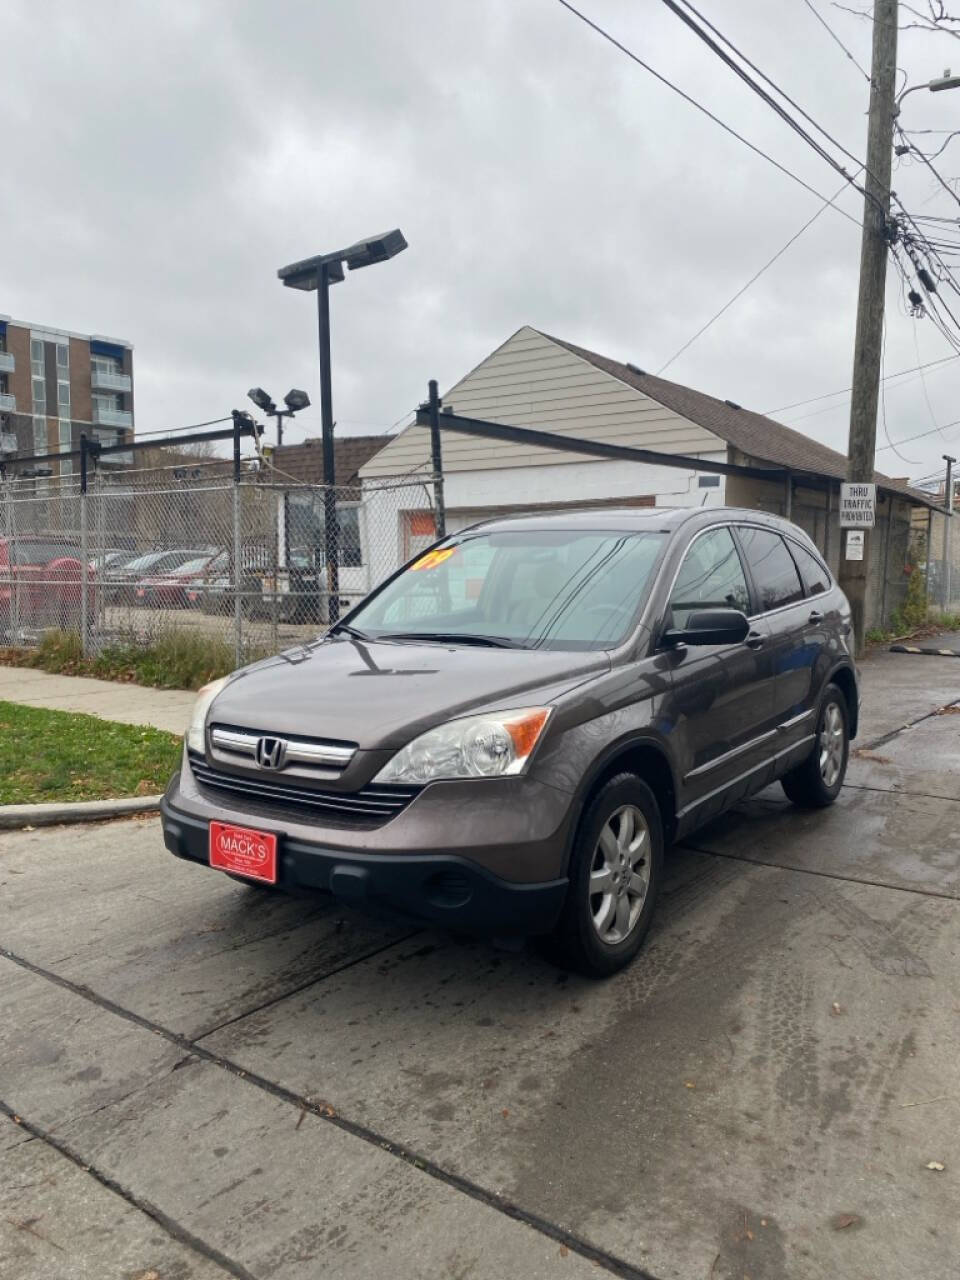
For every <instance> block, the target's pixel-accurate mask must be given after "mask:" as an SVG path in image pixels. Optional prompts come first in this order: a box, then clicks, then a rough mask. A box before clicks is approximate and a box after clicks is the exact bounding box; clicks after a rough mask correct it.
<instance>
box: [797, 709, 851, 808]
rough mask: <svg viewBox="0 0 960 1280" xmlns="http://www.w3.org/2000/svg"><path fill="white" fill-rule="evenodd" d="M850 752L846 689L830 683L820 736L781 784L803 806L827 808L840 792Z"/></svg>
mask: <svg viewBox="0 0 960 1280" xmlns="http://www.w3.org/2000/svg"><path fill="white" fill-rule="evenodd" d="M849 755H850V716H849V712H848V710H847V700H846V698H845V697H844V694H843V690H842V689H839V688H838V687H837V685H835V684H828V685H827V687H826V689H824V691H823V697H822V698H821V699H820V710H819V712H818V713H817V737H816V742H815V743H814V745H813V748H812V750H811V751H810V754H809V755H808V756H807V758H806V759H805V760H804V761H803V762H802V763H801V764H798V765H797V766H796V768H795V769H791V770H790V772H789V773H788V774H786V775H785V776H784V777H783V778H782V779H781V780H780V785H781V786H782V787H783V789H784V791H785V792H786V795H787V799H788V800H791V801H792V802H793V803H794V804H795V805H797V806H798V807H799V808H801V809H825V808H826V807H827V806H828V805H831V804H833V802H834V800H836V798H837V796H838V795H839V794H840V788H841V787H842V786H843V779H844V777H845V776H846V772H847V760H848V758H849Z"/></svg>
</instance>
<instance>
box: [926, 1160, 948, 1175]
mask: <svg viewBox="0 0 960 1280" xmlns="http://www.w3.org/2000/svg"><path fill="white" fill-rule="evenodd" d="M927 1168H928V1169H932V1170H933V1171H934V1173H943V1171H944V1169H945V1168H946V1165H944V1164H942V1163H941V1162H940V1161H939V1160H931V1161H930V1163H929V1164H928V1165H927Z"/></svg>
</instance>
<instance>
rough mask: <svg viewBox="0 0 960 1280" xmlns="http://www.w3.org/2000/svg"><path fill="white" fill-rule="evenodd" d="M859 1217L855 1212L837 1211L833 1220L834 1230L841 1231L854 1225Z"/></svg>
mask: <svg viewBox="0 0 960 1280" xmlns="http://www.w3.org/2000/svg"><path fill="white" fill-rule="evenodd" d="M859 1221H860V1219H859V1218H858V1217H857V1215H856V1214H855V1213H838V1214H837V1216H836V1217H835V1218H834V1220H833V1229H834V1231H843V1230H845V1228H847V1227H854V1226H856V1225H857V1223H858V1222H859Z"/></svg>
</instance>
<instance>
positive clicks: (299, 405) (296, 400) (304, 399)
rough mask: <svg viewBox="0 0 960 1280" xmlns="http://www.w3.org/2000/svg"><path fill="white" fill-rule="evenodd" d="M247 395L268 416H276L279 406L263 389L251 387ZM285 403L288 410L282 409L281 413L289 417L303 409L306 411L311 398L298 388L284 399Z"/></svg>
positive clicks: (294, 388) (292, 389)
mask: <svg viewBox="0 0 960 1280" xmlns="http://www.w3.org/2000/svg"><path fill="white" fill-rule="evenodd" d="M247 395H248V396H249V397H250V399H251V400H252V401H253V403H254V404H255V405H256V406H257V408H258V409H262V410H263V412H264V413H266V414H270V415H272V414H276V413H277V412H278V410H277V406H276V405H275V404H274V402H273V399H272V398H271V396H270V395H269V394H268V393H267V392H266V391H264V389H263V387H251V388H250V390H249V391H248V392H247ZM283 403H284V404H285V405H286V406H287V407H286V410H284V409H280V410H279V412H280V413H281V414H282V415H283V416H284V417H287V416H289V414H291V413H299V412H300V410H301V409H306V408H307V407H308V405H309V404H310V397H309V396H308V395H307V393H306V392H305V391H298V390H297V388H296V387H293V388H291V390H289V391H288V392H287V394H286V395H285V396H284V397H283Z"/></svg>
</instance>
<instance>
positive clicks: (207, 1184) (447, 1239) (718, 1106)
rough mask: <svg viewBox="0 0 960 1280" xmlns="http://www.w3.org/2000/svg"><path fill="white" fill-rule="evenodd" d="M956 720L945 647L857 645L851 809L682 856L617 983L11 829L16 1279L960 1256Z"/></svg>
mask: <svg viewBox="0 0 960 1280" xmlns="http://www.w3.org/2000/svg"><path fill="white" fill-rule="evenodd" d="M949 703H958V704H960V663H958V662H956V660H955V659H947V658H909V657H896V656H893V655H881V656H880V657H879V658H877V659H874V660H872V661H871V662H870V663H868V664H867V683H866V686H865V719H866V725H865V735H864V738H863V739H862V740H861V744H860V746H861V754H860V755H859V756H858V757H857V758H856V759H855V760H854V761H853V763H852V767H851V771H850V775H849V779H848V785H847V786H846V787H845V788H844V791H843V793H842V796H841V799H840V801H839V802H838V804H837V805H836V806H835V807H834V808H833V809H832V810H830V811H828V812H821V813H816V814H810V813H799V812H797V811H795V810H793V809H791V808H790V807H789V806H788V805H786V803H785V802H784V801H783V800H782V797H781V793H779V791H777V790H773V789H771V790H770V791H769V792H766V793H764V794H763V795H762V796H761V797H758V798H757V799H755V800H754V801H752V802H750V803H749V804H747V805H744V806H743V807H742V808H741V809H740V810H738V811H737V812H736V813H735V814H733V815H730V816H728V817H726V818H724V819H722V820H721V821H719V822H717V823H715V824H713V826H712V827H710V828H708V829H706V830H704V831H703V832H701V833H700V834H699V835H698V836H697V837H696V838H695V839H694V840H693V841H692V842H691V843H690V844H688V845H687V846H685V847H683V848H681V849H677V850H675V851H673V853H672V854H671V856H670V861H669V882H668V886H667V891H666V893H665V895H664V898H663V900H662V904H661V910H660V914H659V919H658V922H657V923H656V925H655V927H654V930H653V932H652V934H651V936H650V938H649V940H648V943H647V945H646V947H645V948H644V950H643V952H642V953H641V955H640V957H639V958H638V960H637V961H636V963H635V964H634V965H633V966H632V967H631V968H630V969H629V970H628V971H627V972H625V973H623V974H621V975H619V976H618V977H616V978H615V979H613V980H611V981H608V982H606V983H599V984H597V983H589V982H586V981H585V980H582V979H579V978H576V977H570V976H567V975H565V974H563V973H559V972H557V971H556V970H554V969H552V968H550V967H549V966H548V965H546V964H545V963H544V962H542V961H541V960H540V959H539V958H537V956H536V955H535V954H534V953H533V952H531V951H523V952H507V951H498V950H495V949H494V948H492V947H489V946H486V945H482V944H479V943H474V942H463V941H457V940H453V939H450V938H445V937H441V936H439V935H435V934H430V933H427V932H421V933H416V934H413V933H410V932H409V931H406V930H403V929H399V928H397V927H395V926H393V925H390V924H386V923H379V922H375V921H370V920H367V919H363V918H361V917H358V916H354V915H350V914H346V913H344V912H343V911H342V910H340V909H339V908H337V907H336V906H335V905H331V904H330V903H329V902H324V901H320V900H312V899H306V898H304V899H293V898H285V897H281V896H275V895H271V894H264V893H262V892H260V891H257V890H255V889H251V888H247V887H245V886H241V885H239V884H236V883H234V882H233V881H230V880H228V879H225V878H222V877H220V876H219V875H217V874H215V873H212V872H209V871H206V870H204V869H202V868H196V867H192V866H188V865H185V864H183V863H180V862H178V861H176V860H175V859H173V858H171V857H169V856H168V855H167V854H166V853H165V852H164V850H163V848H162V845H161V842H160V838H159V833H158V829H157V823H156V820H155V819H151V820H149V821H138V822H123V823H116V824H111V825H105V826H99V827H93V828H85V829H80V828H63V829H59V830H56V831H44V832H40V831H35V832H22V833H16V834H7V835H3V836H0V947H2V951H0V978H2V981H0V1100H2V1109H3V1113H4V1114H3V1115H0V1151H2V1153H3V1154H2V1156H0V1275H3V1276H4V1277H10V1278H11V1280H47V1278H49V1280H71V1278H72V1277H96V1278H97V1280H108V1278H112V1277H118V1278H120V1277H122V1278H123V1280H201V1278H202V1280H207V1278H208V1277H210V1278H212V1277H220V1276H224V1275H227V1276H235V1277H252V1276H255V1277H258V1280H259V1278H264V1280H265V1278H267V1277H277V1278H282V1280H287V1278H288V1277H314V1276H324V1277H327V1276H331V1277H338V1278H339V1277H351V1278H352V1277H364V1278H368V1277H381V1276H382V1277H389V1278H390V1280H405V1278H407V1277H431V1278H432V1277H451V1278H458V1280H493V1278H499V1277H511V1280H513V1278H520V1280H526V1277H533V1278H536V1277H541V1276H543V1277H547V1276H549V1277H555V1276H570V1277H573V1278H579V1277H586V1276H592V1277H595V1276H602V1275H615V1276H626V1277H645V1276H652V1277H656V1278H657V1280H668V1278H673V1277H676V1278H678V1280H680V1278H682V1280H733V1277H736V1278H737V1280H742V1278H743V1277H744V1276H750V1277H752V1280H785V1278H787V1277H789V1278H802V1280H828V1278H829V1280H835V1278H836V1277H839V1276H842V1277H844V1278H845V1280H846V1278H850V1280H887V1278H888V1277H889V1278H890V1280H893V1278H894V1277H896V1278H897V1280H900V1278H901V1277H903V1276H905V1275H918V1276H919V1275H922V1276H924V1277H931V1280H941V1278H944V1280H946V1278H948V1277H954V1276H958V1275H960V1261H958V1259H960V1215H958V1214H957V1204H958V1201H960V1032H958V1027H960V1021H958V1017H957V1015H958V1013H960V904H958V898H960V798H958V792H960V788H958V785H957V778H958V777H960V715H958V714H954V713H953V712H951V711H948V712H946V713H944V714H931V713H932V712H934V711H935V710H936V709H937V708H939V707H943V706H946V705H947V704H949ZM905 725H909V726H910V727H906V728H905V727H904V726H905ZM871 744H873V745H871ZM931 1162H935V1163H938V1164H942V1165H943V1166H944V1168H943V1169H942V1170H939V1169H931V1168H928V1165H930V1164H931Z"/></svg>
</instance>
